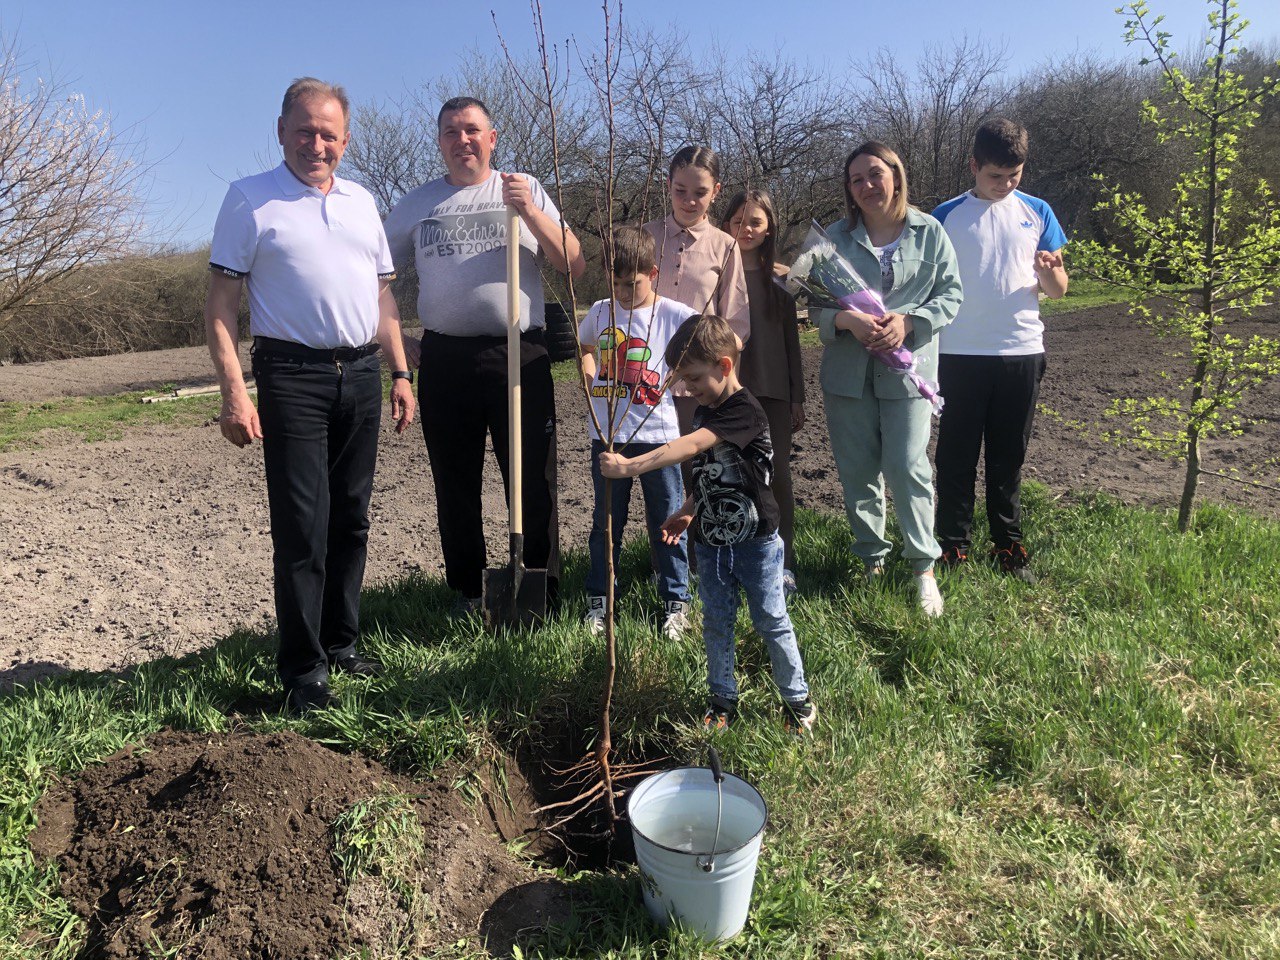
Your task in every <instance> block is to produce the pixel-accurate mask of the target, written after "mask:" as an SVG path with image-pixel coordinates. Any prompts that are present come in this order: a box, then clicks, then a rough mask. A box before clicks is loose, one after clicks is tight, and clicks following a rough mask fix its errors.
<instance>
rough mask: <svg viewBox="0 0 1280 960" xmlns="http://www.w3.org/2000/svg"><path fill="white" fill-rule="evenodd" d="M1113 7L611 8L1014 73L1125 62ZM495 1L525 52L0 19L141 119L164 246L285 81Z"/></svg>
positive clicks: (245, 29)
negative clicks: (972, 61)
mask: <svg viewBox="0 0 1280 960" xmlns="http://www.w3.org/2000/svg"><path fill="white" fill-rule="evenodd" d="M1153 5H1154V6H1156V8H1157V10H1159V11H1163V12H1165V13H1167V20H1166V24H1165V26H1166V28H1168V29H1170V30H1172V31H1173V32H1174V34H1175V37H1176V38H1177V46H1179V47H1186V46H1187V44H1188V43H1189V42H1190V41H1192V40H1194V39H1195V38H1196V37H1198V36H1200V34H1201V32H1202V31H1203V29H1204V25H1205V22H1206V19H1205V17H1206V13H1207V11H1208V9H1209V8H1208V6H1207V5H1206V4H1205V3H1204V2H1202V0H1153ZM1115 6H1116V2H1115V0H1068V2H1063V0H1058V2H1052V3H1049V2H1042V0H1040V2H1037V0H1030V2H1025V0H1024V2H1021V3H1009V2H1008V0H1002V2H996V0H969V2H967V3H964V2H956V0H898V2H897V3H895V4H893V5H890V4H888V3H884V4H882V5H881V7H880V8H878V9H877V8H876V7H874V6H873V5H871V4H866V3H853V2H850V0H841V2H834V0H810V2H808V3H805V4H796V5H790V4H779V3H777V2H774V0H769V2H765V0H737V2H729V3H724V4H691V3H689V2H688V0H647V2H646V3H644V4H639V3H629V4H626V5H624V10H623V15H624V17H625V18H626V20H627V21H631V22H638V21H639V20H641V19H643V20H644V22H646V23H647V24H649V25H651V26H653V27H655V28H665V29H671V30H675V31H679V32H681V33H683V34H685V35H687V36H688V38H689V40H690V43H691V44H692V45H693V47H694V49H695V50H696V49H698V48H699V47H701V46H704V45H710V44H711V43H713V42H715V43H718V44H720V45H721V46H722V47H724V48H727V49H728V50H730V51H732V50H735V49H746V48H749V47H755V48H757V49H766V50H771V49H773V48H774V47H775V46H781V48H782V49H783V50H784V51H785V52H786V53H787V54H788V55H789V56H791V57H794V58H797V59H807V60H810V61H811V62H812V63H813V64H814V65H815V66H818V67H821V68H822V69H827V70H830V71H832V72H835V71H843V70H845V69H847V66H848V63H849V61H850V58H851V57H856V56H858V54H859V53H860V52H861V51H864V50H873V49H875V48H877V47H881V46H884V47H888V48H889V49H891V50H893V51H894V52H895V53H899V54H900V55H901V56H902V57H903V58H904V60H907V61H908V62H910V61H914V60H915V58H916V57H917V56H918V55H919V54H920V52H921V50H922V48H923V46H924V45H925V44H928V43H931V42H943V43H945V42H948V41H950V40H951V39H953V38H956V37H959V36H962V35H964V34H966V33H967V34H968V35H969V36H970V37H981V38H983V39H987V40H992V41H996V42H1006V43H1007V44H1008V48H1009V54H1010V58H1011V61H1012V66H1013V67H1014V68H1015V69H1016V68H1018V67H1027V66H1032V65H1034V64H1036V63H1038V62H1039V61H1041V60H1043V59H1045V58H1046V57H1048V56H1051V55H1060V54H1066V53H1070V52H1071V51H1073V50H1097V51H1100V52H1102V53H1105V54H1113V55H1116V56H1124V57H1131V58H1134V59H1136V58H1137V56H1138V52H1137V51H1136V50H1133V49H1130V50H1126V48H1125V45H1124V43H1123V41H1122V38H1121V37H1122V33H1123V18H1122V17H1120V16H1118V15H1117V14H1116V13H1115V12H1114V10H1115ZM1242 8H1243V12H1244V14H1245V16H1247V17H1248V18H1249V19H1250V20H1251V21H1252V26H1251V27H1250V29H1249V32H1248V33H1247V34H1246V39H1248V40H1252V41H1253V42H1255V43H1256V42H1258V41H1261V40H1264V39H1270V38H1276V37H1280V4H1276V3H1275V2H1274V0H1267V2H1260V0H1243V3H1242ZM490 10H493V11H494V12H495V13H496V15H497V18H498V21H499V23H500V25H501V26H502V30H503V33H504V35H505V36H506V38H507V41H508V44H509V45H511V46H512V47H513V48H514V49H516V50H517V51H523V50H527V49H530V48H531V47H532V30H531V27H530V22H529V5H528V2H527V0H490V2H480V3H474V2H468V0H454V2H451V3H439V2H435V0H420V2H416V3H402V2H375V3H368V4H363V5H361V4H352V3H350V2H344V3H337V2H332V0H314V2H311V3H309V4H293V3H290V4H284V3H279V2H272V0H260V2H257V3H248V2H243V0H224V2H222V3H219V4H217V5H213V4H208V5H206V4H188V3H183V2H178V3H174V2H172V0H168V2H164V3H162V2H158V0H116V2H114V3H87V2H85V0H79V2H71V0H5V3H4V7H3V13H0V31H2V32H3V33H4V34H5V35H6V36H8V37H12V36H13V35H15V34H16V35H17V39H18V42H19V44H20V45H21V47H22V48H23V49H24V50H25V52H26V54H27V56H28V58H29V59H31V60H33V61H34V62H35V63H36V64H38V72H39V73H40V74H42V75H48V73H49V72H50V71H52V72H53V73H54V74H55V75H57V76H59V77H61V78H63V79H66V80H72V81H74V83H73V88H74V89H75V90H77V91H79V92H81V93H83V94H84V95H85V97H86V98H87V100H88V102H89V103H90V104H91V105H93V106H95V107H102V108H105V109H107V110H108V111H110V112H111V113H112V114H113V115H114V116H115V118H116V121H117V124H118V125H124V126H129V125H134V126H136V127H137V128H138V130H139V131H140V132H141V133H142V135H143V136H144V137H145V139H146V155H147V157H148V159H150V160H151V161H153V162H154V163H155V165H156V166H155V182H154V187H153V189H152V201H153V205H154V211H155V214H154V219H155V220H156V221H157V222H158V223H163V224H165V229H166V230H167V231H168V233H169V235H170V236H172V238H173V239H174V240H175V241H177V242H179V243H182V244H184V245H190V246H194V245H198V244H200V243H202V242H204V241H205V240H206V239H207V238H208V236H209V234H210V232H211V231H212V227H213V219H214V217H215V216H216V214H217V210H218V205H219V204H220V202H221V200H222V195H223V193H224V192H225V188H226V182H227V181H228V180H231V179H234V178H235V177H237V176H241V175H244V174H246V173H251V172H254V171H255V170H257V169H258V168H259V166H260V164H261V161H262V159H263V158H264V157H270V158H271V159H275V158H276V157H278V153H276V152H275V150H276V148H275V145H274V144H275V141H274V123H275V116H276V114H277V112H278V111H279V103H280V94H281V93H282V92H283V90H284V88H285V86H287V85H288V82H289V81H290V80H291V79H292V78H293V77H296V76H299V75H304V74H313V75H316V76H319V77H322V78H324V79H331V80H334V81H336V82H339V83H343V84H344V85H345V86H346V87H347V88H348V90H349V91H350V92H351V95H352V97H353V99H354V100H355V101H357V102H363V101H368V100H374V99H381V98H383V97H386V96H392V95H395V94H398V93H400V92H402V91H404V90H405V89H406V88H412V87H415V86H417V85H418V84H419V83H421V82H422V81H423V80H424V79H427V78H429V77H433V76H436V75H439V74H440V73H442V72H444V71H445V70H447V69H449V68H451V67H453V66H454V65H455V64H456V62H457V56H458V55H459V53H461V52H462V51H464V50H467V49H469V48H472V47H476V46H479V47H481V48H482V49H487V48H490V47H496V42H497V41H496V34H495V31H494V26H493V20H492V19H491V17H490ZM544 10H545V13H546V17H547V23H548V36H549V39H552V40H557V39H559V40H562V39H564V38H565V37H567V36H569V35H571V34H576V36H577V38H578V39H579V40H580V41H581V42H583V43H584V44H585V43H590V42H592V41H594V40H595V39H596V38H598V37H599V36H600V35H601V25H602V22H603V21H602V16H601V10H600V4H599V2H597V0H544ZM966 10H967V11H970V12H969V14H968V15H965V14H964V13H963V11H966ZM792 11H796V12H794V13H793V12H792ZM726 12H728V13H729V14H730V16H729V17H727V18H726V16H725V13H726ZM907 26H909V27H910V35H909V36H908V35H907V30H906V29H905V28H906V27H907ZM728 68H730V69H731V68H732V64H729V67H728Z"/></svg>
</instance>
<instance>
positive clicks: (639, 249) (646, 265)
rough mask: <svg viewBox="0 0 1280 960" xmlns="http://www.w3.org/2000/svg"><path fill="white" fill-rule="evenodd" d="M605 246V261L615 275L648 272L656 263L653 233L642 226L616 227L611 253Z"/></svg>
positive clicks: (656, 251) (623, 275)
mask: <svg viewBox="0 0 1280 960" xmlns="http://www.w3.org/2000/svg"><path fill="white" fill-rule="evenodd" d="M608 249H609V248H608V247H607V246H606V247H605V256H606V258H607V263H608V264H609V265H611V266H612V267H613V275H614V276H615V277H634V276H635V275H636V274H638V273H650V272H652V271H653V268H654V267H655V266H657V264H658V260H657V257H658V247H657V244H656V243H655V242H654V239H653V234H652V233H650V232H649V231H648V230H645V229H643V228H642V227H618V228H617V229H616V230H614V231H613V253H612V254H610V253H609V252H608Z"/></svg>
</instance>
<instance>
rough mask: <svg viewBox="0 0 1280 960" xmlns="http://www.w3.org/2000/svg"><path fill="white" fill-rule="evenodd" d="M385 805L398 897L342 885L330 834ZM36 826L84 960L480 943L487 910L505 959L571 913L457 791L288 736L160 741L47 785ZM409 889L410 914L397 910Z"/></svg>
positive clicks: (171, 735)
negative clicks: (513, 945) (342, 819)
mask: <svg viewBox="0 0 1280 960" xmlns="http://www.w3.org/2000/svg"><path fill="white" fill-rule="evenodd" d="M388 794H392V795H407V796H409V797H410V798H411V799H410V800H409V801H406V803H407V807H406V809H412V810H413V811H414V812H415V813H416V815H417V820H418V824H419V825H420V826H421V828H422V836H421V840H420V843H419V845H418V848H417V851H418V852H417V853H416V854H415V856H414V857H413V858H412V859H413V860H414V862H412V863H409V864H401V867H402V868H403V869H404V871H405V872H403V873H400V874H399V876H398V877H397V879H396V884H390V883H389V884H388V885H387V886H385V887H382V888H379V885H378V882H377V881H378V877H377V876H372V877H367V876H366V877H364V878H362V879H360V880H358V881H357V882H356V883H354V884H351V885H349V884H348V882H347V880H346V879H345V878H344V876H343V871H342V869H341V868H340V867H339V865H338V863H337V862H336V860H335V857H334V842H335V841H334V829H333V825H334V821H335V819H337V818H339V816H340V815H342V814H344V813H345V812H348V811H350V810H352V808H353V806H355V805H357V804H360V803H364V802H367V801H369V800H370V799H371V798H376V797H379V796H386V795H388ZM38 816H39V824H40V825H39V827H38V828H37V829H36V830H35V831H34V832H33V834H32V837H31V846H32V850H33V851H34V852H35V853H36V855H37V856H38V857H43V858H46V859H56V860H57V863H58V866H59V869H60V873H61V878H62V894H63V896H64V897H65V898H66V899H67V900H68V901H69V902H70V903H71V904H72V906H73V908H74V909H75V911H76V912H77V913H78V914H79V915H80V916H81V917H83V918H84V919H85V920H86V922H87V923H88V926H89V938H88V942H87V944H86V947H85V949H84V950H83V951H82V953H81V957H82V958H83V960H90V958H124V957H130V958H132V957H140V956H146V955H149V953H148V951H164V950H174V949H175V948H176V949H177V951H178V952H177V953H176V955H177V956H180V957H199V958H201V960H223V958H225V960H249V958H263V960H266V958H271V960H283V958H289V960H302V958H323V960H329V958H333V957H336V956H343V955H345V954H347V953H348V952H350V951H353V950H356V949H364V950H366V951H367V952H368V955H370V956H373V957H377V956H379V955H382V954H384V953H389V952H391V951H392V950H393V949H395V948H396V947H403V946H404V945H405V944H406V941H407V942H408V944H409V945H410V946H412V947H414V948H415V949H419V948H422V949H425V948H428V947H430V946H431V945H433V944H440V943H447V942H454V941H457V940H459V939H461V938H463V937H470V936H475V935H476V934H477V933H478V932H479V930H480V927H481V920H482V917H483V915H484V914H485V911H486V910H487V909H488V908H489V907H490V906H491V905H494V904H495V903H496V904H497V905H498V906H497V909H496V910H495V911H494V914H495V916H494V918H491V920H492V923H491V924H490V925H489V926H488V928H487V930H486V936H487V939H488V940H489V942H490V945H491V948H496V950H497V951H498V952H502V951H505V949H506V948H507V947H508V946H509V944H510V941H511V939H512V935H511V931H514V930H517V929H528V928H530V927H537V926H542V925H543V923H545V920H546V919H547V914H548V913H556V912H561V911H563V909H564V906H565V898H564V897H563V895H561V894H558V893H557V892H556V891H549V890H548V881H545V880H541V881H537V880H536V879H535V874H534V872H533V871H532V870H531V869H530V868H529V867H527V866H526V865H524V864H522V863H520V862H518V861H516V860H515V859H513V857H512V856H511V855H510V854H509V853H508V852H507V851H506V850H505V849H504V848H503V847H502V845H501V842H500V841H499V840H498V838H497V837H495V836H494V835H493V834H492V832H491V829H490V827H491V825H490V824H482V823H481V822H480V821H478V820H477V819H476V817H475V816H474V815H473V813H472V812H471V811H470V810H469V809H468V807H467V806H466V804H465V803H464V802H463V801H462V800H461V798H460V797H459V795H458V793H457V792H456V791H455V790H454V789H453V788H452V785H451V783H449V782H447V781H446V780H443V779H442V780H440V781H438V782H435V783H432V784H425V785H424V784H411V783H409V782H407V781H405V780H403V779H401V778H398V777H396V776H395V775H394V774H392V773H390V772H389V771H387V770H386V769H385V768H383V767H381V766H380V765H378V764H377V763H374V762H372V761H370V760H368V759H365V758H362V757H359V756H344V755H342V754H338V753H334V752H333V751H331V750H328V749H326V748H324V747H322V746H320V745H319V744H317V743H315V742H313V741H311V740H307V739H306V738H304V737H301V736H299V735H297V734H294V733H290V732H287V731H286V732H281V733H273V734H268V735H263V734H251V733H228V734H196V733H180V732H174V731H165V732H161V733H159V734H156V735H155V736H152V737H150V738H148V739H147V740H146V741H145V743H143V744H141V745H138V746H134V747H131V748H129V749H126V750H124V751H121V752H120V753H118V754H116V755H115V756H112V757H110V758H108V759H107V760H106V761H104V762H103V763H101V764H98V765H95V766H92V767H90V768H88V769H87V770H85V771H83V773H82V774H80V775H79V777H77V778H76V779H75V780H73V781H69V782H63V783H58V784H55V785H54V786H52V787H51V788H50V789H49V791H48V792H47V793H46V795H45V797H44V799H43V800H42V801H41V803H40V806H39V810H38ZM406 879H407V881H408V884H409V885H410V886H412V887H413V888H414V889H413V896H412V897H410V898H409V899H411V900H412V901H413V902H414V903H416V904H417V905H418V906H419V907H420V908H421V909H419V910H418V911H417V912H415V911H414V910H407V911H406V909H405V906H404V905H405V902H406V899H405V896H404V889H403V887H404V883H403V882H402V881H404V880H406ZM393 886H394V889H391V887H393ZM526 890H527V891H528V895H527V896H524V895H523V894H522V891H526ZM499 901H500V902H499ZM390 939H396V942H395V943H391V942H389V940H390ZM165 955H169V954H165Z"/></svg>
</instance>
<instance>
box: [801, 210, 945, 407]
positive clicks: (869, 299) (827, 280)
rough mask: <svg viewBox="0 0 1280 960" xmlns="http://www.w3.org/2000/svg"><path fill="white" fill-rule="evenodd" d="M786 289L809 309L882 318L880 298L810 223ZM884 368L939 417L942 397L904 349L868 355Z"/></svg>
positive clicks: (828, 238)
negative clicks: (912, 389)
mask: <svg viewBox="0 0 1280 960" xmlns="http://www.w3.org/2000/svg"><path fill="white" fill-rule="evenodd" d="M784 283H785V286H786V288H787V289H788V290H790V291H791V293H792V294H794V295H795V296H797V297H799V296H803V297H804V298H805V299H806V300H807V301H808V303H809V306H810V307H830V308H831V309H833V310H857V311H858V312H859V313H869V314H871V315H872V316H873V317H883V316H884V315H885V314H886V313H888V312H889V311H888V310H886V309H885V305H884V301H883V300H882V299H880V294H878V293H876V291H875V289H874V288H873V287H872V286H871V285H870V284H868V283H867V282H866V281H865V280H863V279H862V277H860V276H859V275H858V271H857V270H855V269H854V268H853V265H852V264H851V263H849V261H848V260H846V259H845V258H844V257H842V256H841V255H840V251H838V250H837V249H836V247H835V244H834V243H832V242H831V238H830V237H828V236H827V234H826V232H825V231H824V230H823V229H822V227H820V226H818V224H817V223H813V224H811V225H810V227H809V235H808V236H807V237H805V240H804V246H803V247H802V248H801V251H800V254H799V255H798V256H797V257H796V261H795V263H793V264H792V265H791V270H790V271H788V273H787V276H786V280H785V281H784ZM868 352H869V353H870V354H871V356H873V357H875V358H876V359H877V360H879V361H880V362H881V363H883V364H884V365H885V366H886V367H889V368H890V369H892V370H898V371H901V372H902V373H905V374H906V375H907V379H909V380H910V381H911V382H912V384H914V385H915V388H916V389H917V390H919V391H920V396H922V397H924V398H925V399H926V400H928V401H929V403H931V404H932V405H933V414H934V416H937V415H939V414H941V413H942V396H941V395H940V394H939V393H938V385H937V384H936V383H934V382H933V381H932V380H927V379H925V378H924V377H922V376H921V375H920V374H919V373H918V372H917V371H916V358H915V357H914V356H912V354H911V351H910V350H908V349H907V348H906V347H897V348H895V349H893V350H871V351H868Z"/></svg>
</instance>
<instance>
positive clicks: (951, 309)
mask: <svg viewBox="0 0 1280 960" xmlns="http://www.w3.org/2000/svg"><path fill="white" fill-rule="evenodd" d="M827 236H829V237H830V238H831V242H832V243H834V244H835V246H836V249H837V250H839V251H840V253H841V254H842V255H843V256H844V258H845V259H846V260H848V261H849V262H850V263H851V264H853V268H854V269H855V270H857V271H858V274H859V275H860V276H861V277H862V279H863V280H865V281H866V282H867V283H868V284H870V285H872V287H873V288H874V289H875V290H877V291H879V289H880V260H879V258H878V257H877V256H876V254H875V251H874V250H873V249H872V247H871V241H870V240H868V239H867V228H866V226H865V225H864V224H863V223H862V221H861V220H859V221H858V225H857V226H856V227H854V228H853V229H852V230H850V229H849V223H848V221H847V220H845V219H843V218H842V219H840V220H837V221H836V222H835V223H833V224H831V226H829V227H827ZM963 299H964V294H963V292H962V290H961V289H960V266H959V264H958V263H957V262H956V253H955V250H953V249H952V247H951V241H950V240H949V239H948V238H947V233H946V231H945V230H944V229H943V228H942V224H940V223H939V222H938V221H937V220H935V219H933V217H931V216H929V215H928V214H927V213H921V212H920V211H918V210H916V209H914V208H910V207H909V208H908V209H907V222H906V225H905V226H904V227H903V230H902V240H901V241H900V242H899V244H898V249H897V250H895V251H894V254H893V289H892V290H890V291H889V294H888V296H886V297H884V303H885V306H886V307H887V308H888V309H889V310H890V311H891V312H893V313H902V314H906V315H907V316H909V317H910V318H911V323H912V326H913V327H914V329H913V330H912V332H911V333H909V334H907V339H906V342H905V343H904V344H903V346H905V347H906V348H907V349H908V350H910V351H911V352H912V353H913V354H914V355H915V358H916V365H917V366H916V369H917V370H918V371H919V373H920V374H921V375H922V376H923V377H925V378H927V379H929V380H935V381H936V380H937V379H938V331H939V330H941V329H942V328H943V327H945V326H946V325H947V324H948V323H950V322H951V321H952V320H953V319H955V315H956V313H958V312H959V310H960V301H961V300H963ZM811 316H812V318H813V319H815V320H816V321H817V324H818V336H819V337H820V338H821V340H822V342H823V344H824V345H825V346H826V349H825V350H824V351H823V353H822V373H821V376H820V382H821V383H822V389H823V390H824V391H825V392H827V393H834V394H836V395H838V396H842V397H861V396H862V390H863V386H864V385H865V383H866V379H867V364H868V363H870V364H872V365H873V370H872V375H873V377H874V379H873V384H874V390H875V396H877V397H879V398H880V399H882V400H903V399H907V398H911V397H918V396H920V393H919V391H917V390H916V388H915V387H914V386H913V385H912V384H911V382H910V381H909V380H908V379H907V378H906V376H905V375H904V374H902V373H899V372H897V371H896V370H891V369H889V367H887V366H885V365H884V364H883V363H881V362H880V361H878V360H875V359H873V358H872V356H871V354H869V353H868V352H867V350H866V348H865V347H864V346H863V345H862V344H861V343H859V342H858V338H857V337H855V336H854V335H853V334H852V333H850V332H849V331H847V330H837V329H836V326H835V318H836V311H834V310H827V309H816V310H814V311H812V314H811Z"/></svg>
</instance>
